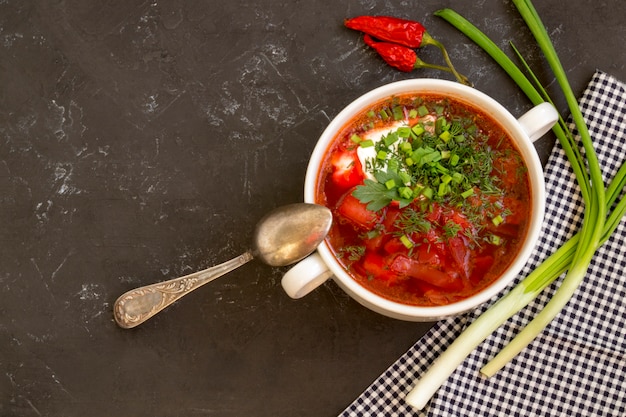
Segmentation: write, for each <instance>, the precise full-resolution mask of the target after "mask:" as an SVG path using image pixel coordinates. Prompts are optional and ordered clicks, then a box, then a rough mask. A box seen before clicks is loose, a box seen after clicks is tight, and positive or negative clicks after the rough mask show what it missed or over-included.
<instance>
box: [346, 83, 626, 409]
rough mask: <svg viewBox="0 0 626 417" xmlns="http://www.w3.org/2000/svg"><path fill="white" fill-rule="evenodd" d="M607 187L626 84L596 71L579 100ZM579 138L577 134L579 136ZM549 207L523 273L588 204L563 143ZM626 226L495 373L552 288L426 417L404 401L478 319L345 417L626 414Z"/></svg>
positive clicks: (452, 332)
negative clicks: (483, 371)
mask: <svg viewBox="0 0 626 417" xmlns="http://www.w3.org/2000/svg"><path fill="white" fill-rule="evenodd" d="M579 104H580V108H581V110H582V112H583V115H584V117H585V120H586V121H587V125H588V127H589V130H590V133H591V137H592V139H593V140H594V144H595V148H596V152H597V154H598V158H599V160H600V165H601V166H602V170H603V175H604V180H605V183H606V184H608V183H609V182H610V180H611V179H612V178H613V176H614V174H615V173H616V171H617V170H618V168H619V164H621V162H622V161H625V160H626V85H625V84H623V83H621V82H620V81H618V80H616V79H615V78H613V77H611V76H610V75H608V74H606V73H603V72H601V71H597V72H596V73H595V74H594V76H593V78H592V80H591V82H590V83H589V86H588V87H587V89H586V90H585V92H584V93H583V96H582V97H581V99H580V102H579ZM575 133H576V132H575ZM545 173H546V186H547V211H546V217H545V221H544V225H543V230H542V232H541V236H540V240H539V243H538V245H537V247H536V248H535V250H534V252H533V254H532V256H531V258H530V260H529V261H528V263H527V265H526V266H525V267H524V269H523V270H522V272H521V274H520V279H521V277H524V276H526V275H527V274H528V273H529V272H530V271H531V270H532V269H533V268H534V267H535V266H536V265H538V264H539V263H541V261H543V260H544V259H545V258H547V257H548V255H549V254H551V253H552V252H553V251H554V250H555V249H556V248H557V247H559V246H560V245H561V244H562V243H563V242H565V241H566V240H567V239H568V238H569V237H571V236H572V235H573V234H574V233H575V231H576V230H577V229H578V225H579V224H580V220H581V213H582V199H581V198H580V195H579V189H578V186H577V185H576V182H575V178H574V174H573V173H572V172H571V169H570V167H569V163H568V162H567V159H566V157H565V154H564V152H563V150H562V149H561V146H560V145H559V144H558V143H557V145H556V146H555V147H554V150H553V151H552V154H551V155H550V158H549V160H548V163H547V165H546V169H545ZM625 248H626V223H625V222H624V221H622V222H621V223H620V225H619V227H618V229H617V230H616V231H615V233H614V234H613V236H612V237H611V239H610V240H609V241H607V242H606V243H605V244H604V245H603V246H602V247H601V248H600V249H599V250H598V251H597V253H596V255H595V257H594V259H593V262H592V264H591V266H590V269H589V271H588V273H587V276H586V278H585V281H584V283H583V284H582V285H581V287H580V288H579V289H578V291H577V292H576V293H575V295H574V297H573V298H572V300H570V302H569V304H568V305H567V306H566V308H565V309H564V310H563V311H562V312H561V313H560V314H559V315H558V316H557V318H556V319H555V320H554V321H553V322H552V323H551V324H550V325H549V326H548V327H547V328H546V329H545V330H544V331H543V333H542V334H541V335H540V336H539V337H538V338H537V339H535V341H534V342H533V343H532V344H531V345H530V346H529V347H527V348H526V349H524V350H523V351H522V353H520V354H519V355H518V356H517V357H516V358H515V359H514V360H513V361H511V362H510V363H509V364H507V365H506V366H505V367H504V368H503V369H502V370H501V371H500V372H498V373H497V374H496V375H495V376H493V377H491V378H489V379H486V378H484V377H482V376H480V374H479V369H480V368H481V367H482V366H483V365H484V364H485V363H486V362H487V361H488V360H489V359H491V358H492V357H493V356H495V354H496V353H497V352H498V351H499V350H500V349H501V348H502V347H503V346H504V345H505V344H506V343H507V342H508V341H510V340H511V339H512V338H513V337H514V336H515V335H516V334H517V333H518V332H519V330H520V329H521V328H522V327H523V326H524V325H525V324H526V323H527V322H528V321H530V320H531V319H532V318H533V317H534V316H535V315H536V314H537V313H538V312H539V311H540V310H541V308H542V307H543V306H544V305H545V304H546V303H547V301H548V300H549V298H550V297H551V295H552V294H553V293H554V290H555V288H557V287H558V284H559V283H560V280H561V279H562V277H561V278H559V280H557V282H555V283H554V284H552V286H551V287H549V288H548V289H547V290H545V291H544V293H542V294H541V295H539V297H537V298H536V299H535V300H534V301H533V302H532V303H531V304H530V305H529V306H527V307H526V308H525V309H523V310H522V311H521V312H520V313H519V314H517V315H515V316H514V317H513V318H512V319H510V320H509V321H508V322H507V323H506V324H505V325H503V326H501V327H500V328H499V329H498V330H497V331H496V332H495V333H493V334H492V335H491V336H490V337H489V338H487V340H486V341H485V342H483V343H482V344H481V345H480V346H479V348H477V349H475V350H474V352H473V353H472V354H471V355H470V356H469V357H468V358H467V359H466V360H465V361H464V362H463V363H462V364H461V366H460V367H459V368H458V369H457V370H456V371H455V372H454V374H453V375H452V376H451V377H450V378H449V379H448V381H447V382H446V383H445V384H444V385H443V386H442V387H441V388H440V389H439V391H438V392H437V393H436V394H435V396H434V397H433V399H432V400H431V402H430V403H429V405H428V406H427V408H426V409H425V410H423V411H421V412H419V411H417V410H415V409H413V408H412V407H411V406H409V405H407V404H406V403H405V401H404V398H405V396H406V394H407V393H408V392H409V391H410V390H411V388H412V386H413V383H414V381H415V380H416V378H417V377H419V376H420V375H421V374H422V373H424V372H425V371H426V370H427V369H428V367H429V366H430V364H431V363H432V361H433V360H434V359H435V357H437V356H438V355H439V354H440V353H441V352H443V350H445V348H446V347H447V346H448V345H449V344H450V343H451V342H452V341H453V340H454V339H455V338H456V336H457V335H458V334H459V333H460V332H461V331H462V330H463V329H464V328H465V327H466V326H467V325H468V324H469V323H470V322H472V321H473V320H474V318H475V317H477V316H478V315H479V314H480V313H481V312H482V311H484V310H485V309H486V308H487V306H484V307H482V308H481V309H480V310H479V311H476V312H474V313H470V314H466V315H463V316H461V317H456V318H451V319H447V320H442V321H440V322H438V323H437V324H435V326H434V327H433V328H432V329H431V330H430V331H429V332H428V333H427V334H426V335H425V336H424V337H423V338H422V339H421V340H419V341H418V342H417V343H416V344H415V345H414V346H413V347H412V348H411V349H410V350H409V351H408V352H407V353H405V354H404V355H403V356H402V357H401V358H400V359H398V360H397V361H396V362H395V363H394V364H393V365H392V366H391V367H390V368H389V369H387V370H386V371H385V372H384V373H383V374H382V375H381V376H380V377H379V378H378V379H377V380H376V381H375V382H374V383H373V384H372V385H371V386H370V387H368V388H367V390H366V391H365V392H364V393H363V394H361V396H359V397H358V398H357V399H356V400H355V401H354V402H353V403H352V404H350V405H349V406H348V407H347V408H346V410H344V411H343V413H342V414H341V417H356V416H394V417H396V416H428V417H433V416H441V417H444V416H445V417H451V416H455V417H456V416H459V417H466V416H480V417H488V416H585V417H589V416H626V249H625Z"/></svg>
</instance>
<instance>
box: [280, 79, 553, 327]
mask: <svg viewBox="0 0 626 417" xmlns="http://www.w3.org/2000/svg"><path fill="white" fill-rule="evenodd" d="M420 92H422V93H436V94H443V95H449V96H451V97H453V98H457V99H460V100H462V101H465V102H469V103H471V104H473V105H474V106H476V107H478V108H480V109H482V110H483V111H485V112H487V113H488V114H490V115H491V116H492V117H494V118H495V119H496V120H497V121H499V123H500V124H501V125H502V126H503V127H504V128H505V130H507V131H508V132H509V134H510V136H511V138H513V140H514V141H515V142H516V144H517V147H518V149H519V151H520V153H521V155H522V157H523V158H524V161H525V163H526V165H527V167H528V173H529V177H530V186H531V193H532V208H531V218H530V222H529V227H528V232H527V235H526V240H525V242H524V244H523V245H522V247H521V250H520V251H519V253H518V254H517V256H516V257H515V259H514V260H513V261H512V262H511V264H510V266H509V267H508V268H507V270H506V271H505V272H504V273H503V274H502V275H501V277H500V278H499V279H497V280H496V281H495V282H493V283H492V284H491V285H490V286H488V287H486V288H485V289H483V290H482V291H480V292H479V293H477V294H475V295H473V296H471V297H469V298H466V299H463V300H461V301H458V302H455V303H452V304H448V305H442V306H435V307H419V306H411V305H406V304H401V303H397V302H394V301H390V300H388V299H385V298H383V297H381V296H379V295H376V294H374V293H372V292H370V291H368V290H367V289H365V288H364V287H362V286H361V285H360V284H358V283H357V282H356V281H355V280H354V279H353V278H351V277H350V275H348V274H347V273H346V272H345V270H344V268H343V267H342V266H341V265H340V263H339V262H338V261H337V259H336V258H335V256H334V255H333V253H332V251H331V249H330V248H329V246H328V244H327V243H326V242H323V243H322V244H321V245H320V246H319V247H318V248H317V251H316V252H315V253H313V254H312V255H310V256H309V257H308V258H306V259H304V260H302V261H300V263H298V264H296V265H295V266H294V267H292V268H291V269H290V270H289V271H288V272H287V273H286V274H285V276H284V277H283V279H282V285H283V288H284V290H285V291H286V292H287V294H288V295H289V296H290V297H292V298H300V297H302V296H304V295H306V294H308V293H309V292H310V291H312V290H313V289H315V288H316V287H317V286H319V285H320V284H322V283H323V282H324V281H326V280H327V279H329V278H332V279H333V280H334V281H335V282H336V283H337V284H338V285H339V286H340V287H341V288H342V289H343V290H344V291H345V292H346V293H348V294H349V295H350V296H351V297H352V298H354V299H355V300H356V301H358V302H359V303H361V304H362V305H364V306H365V307H367V308H369V309H371V310H373V311H376V312H378V313H380V314H383V315H386V316H389V317H393V318H397V319H401V320H409V321H433V320H438V319H440V318H443V317H448V316H453V315H458V314H460V313H463V312H466V311H468V310H471V309H473V308H475V307H477V306H479V305H480V304H482V303H484V302H486V301H487V300H489V299H491V298H492V297H494V296H495V295H497V294H498V293H499V292H500V291H502V290H503V289H504V288H505V287H506V286H507V285H508V284H509V283H510V282H511V281H512V280H513V279H514V278H515V277H516V276H517V275H518V273H519V272H520V270H521V269H522V267H523V266H524V264H525V263H526V261H527V260H528V257H529V256H530V253H531V251H532V249H533V248H534V246H535V244H536V242H537V238H538V235H539V231H540V229H541V225H542V222H543V216H544V212H545V185H544V176H543V168H542V165H541V161H540V160H539V157H538V156H537V152H536V150H535V148H534V146H533V141H534V140H537V139H538V138H540V137H541V136H543V135H544V134H545V133H546V132H547V131H548V130H550V129H551V128H552V126H553V125H554V124H555V123H556V120H557V118H558V114H557V112H556V110H555V109H554V108H553V107H552V106H551V105H550V104H548V103H543V104H540V105H538V106H536V107H534V108H532V109H531V110H530V111H528V112H527V113H526V114H524V115H523V116H522V117H520V118H519V119H516V118H515V117H514V116H513V115H511V114H510V113H509V112H508V111H507V110H506V109H505V108H504V107H503V106H502V105H500V104H499V103H498V102H496V101H495V100H494V99H492V98H491V97H489V96H487V95H486V94H484V93H482V92H480V91H478V90H476V89H474V88H471V87H467V86H465V85H462V84H459V83H456V82H451V81H445V80H437V79H414V80H407V81H399V82H395V83H391V84H387V85H384V86H382V87H379V88H376V89H375V90H372V91H370V92H369V93H366V94H364V95H363V96H361V97H359V98H357V99H356V100H354V101H353V102H352V103H351V104H349V105H348V106H347V107H346V108H345V109H343V110H342V111H341V112H340V113H339V114H338V115H337V116H336V117H335V118H334V119H333V120H332V121H331V123H330V124H329V125H328V127H327V128H326V129H325V130H324V132H323V133H322V135H321V137H320V138H319V140H318V142H317V145H316V146H315V149H314V150H313V153H312V155H311V159H310V160H309V165H308V168H307V172H306V177H305V183H304V201H305V202H308V203H315V190H316V182H317V178H318V173H319V169H320V164H321V161H322V159H323V157H324V154H325V152H326V151H327V149H328V147H329V144H330V143H331V141H332V140H333V139H334V138H335V137H336V135H337V133H338V131H339V130H341V129H342V128H343V127H344V126H345V125H346V124H347V123H348V122H349V121H350V120H351V119H352V117H353V116H354V115H355V114H357V113H361V112H363V111H364V110H365V111H367V109H369V108H370V107H371V106H372V105H373V104H375V103H377V102H379V101H381V100H384V99H386V98H389V97H392V96H394V95H400V94H411V93H420Z"/></svg>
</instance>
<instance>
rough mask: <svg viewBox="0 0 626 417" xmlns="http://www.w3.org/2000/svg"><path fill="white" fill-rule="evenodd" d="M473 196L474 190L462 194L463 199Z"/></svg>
mask: <svg viewBox="0 0 626 417" xmlns="http://www.w3.org/2000/svg"><path fill="white" fill-rule="evenodd" d="M471 195H474V189H473V188H470V189H469V190H465V191H463V192H462V193H461V197H463V198H467V197H469V196H471Z"/></svg>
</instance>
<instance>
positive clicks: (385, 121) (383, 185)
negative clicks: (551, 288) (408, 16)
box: [316, 94, 531, 306]
mask: <svg viewBox="0 0 626 417" xmlns="http://www.w3.org/2000/svg"><path fill="white" fill-rule="evenodd" d="M316 202H317V203H319V204H323V205H326V206H327V207H329V208H330V209H331V210H332V211H333V215H334V224H333V226H332V229H331V231H330V233H329V235H328V237H327V242H328V244H329V246H330V247H331V249H332V251H333V252H334V254H335V256H336V257H337V259H338V260H339V262H340V263H341V264H342V266H343V267H344V268H345V270H346V271H347V272H348V274H350V275H351V276H352V277H353V278H354V279H355V280H356V281H357V282H359V283H360V284H361V285H362V286H364V287H366V288H367V289H369V290H370V291H372V292H374V293H376V294H378V295H380V296H382V297H384V298H387V299H389V300H392V301H395V302H399V303H403V304H409V305H417V306H435V305H444V304H450V303H453V302H455V301H459V300H461V299H464V298H467V297H469V296H472V295H473V294H475V293H477V292H479V291H480V290H481V289H483V288H485V287H487V286H489V285H490V284H491V283H492V282H493V281H494V280H496V279H497V278H498V277H499V276H500V274H501V273H502V272H503V271H504V270H505V269H506V268H507V267H508V266H509V264H510V263H511V262H512V260H513V258H514V257H515V255H516V254H517V252H518V251H519V249H520V247H521V245H522V242H523V239H524V237H525V235H526V232H527V223H528V220H529V217H530V213H529V210H530V204H531V195H530V185H529V179H528V175H527V169H526V167H525V165H524V162H523V160H522V157H521V155H520V153H519V151H518V150H517V148H516V146H515V144H514V143H513V141H512V140H511V139H510V137H509V135H508V134H507V132H506V131H505V130H504V129H503V128H502V127H501V126H500V125H499V124H498V123H497V122H496V121H495V120H493V119H492V118H491V117H490V116H489V115H488V114H486V113H484V112H482V111H481V110H480V109H477V108H473V107H472V106H471V105H469V104H467V103H465V102H463V101H460V100H457V99H453V98H450V97H447V96H443V95H438V94H419V95H400V96H395V97H393V98H391V99H389V100H385V101H381V102H379V103H378V104H377V105H375V106H373V107H372V108H369V109H366V110H365V111H364V112H363V113H362V114H356V115H355V116H354V118H353V119H352V120H351V122H350V123H348V124H347V125H346V126H344V127H343V129H342V130H341V131H340V133H339V134H338V135H337V137H336V138H335V140H334V141H333V142H332V144H331V145H330V146H329V148H328V149H327V151H326V153H325V156H324V159H323V162H322V167H321V170H320V174H319V178H318V183H317V190H316Z"/></svg>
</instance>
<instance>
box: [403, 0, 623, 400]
mask: <svg viewBox="0 0 626 417" xmlns="http://www.w3.org/2000/svg"><path fill="white" fill-rule="evenodd" d="M513 3H514V4H515V6H516V7H517V8H518V10H519V11H520V14H521V15H522V17H523V18H524V20H525V21H526V22H527V25H528V26H529V28H530V30H531V32H532V33H533V35H534V36H535V38H536V39H537V42H538V44H539V46H540V47H541V49H542V51H543V52H544V55H545V56H546V59H547V61H548V63H549V65H550V66H551V68H552V70H553V72H554V74H555V76H556V79H557V82H558V83H559V86H560V87H561V90H562V91H563V94H564V95H565V98H566V101H567V104H568V107H569V109H570V112H571V117H572V120H573V121H574V123H575V124H576V127H577V129H578V132H579V134H580V136H581V142H582V145H583V149H584V152H585V155H586V160H585V158H583V156H582V154H581V151H580V149H579V148H578V145H577V143H576V142H575V140H574V137H573V134H572V133H571V131H570V130H569V128H568V126H567V125H566V123H565V121H564V120H563V118H560V120H559V122H558V123H557V124H556V125H555V126H554V128H553V131H554V133H555V135H556V137H557V139H558V140H559V142H560V143H561V146H562V147H563V150H564V152H565V154H566V156H567V158H568V160H569V162H570V164H571V167H572V170H573V172H574V175H575V176H576V180H577V182H578V184H579V187H580V191H581V195H582V198H583V201H584V204H585V214H584V218H583V222H582V225H581V228H580V230H579V231H578V233H576V234H575V235H574V236H573V237H572V238H570V239H569V240H568V241H567V242H565V243H564V244H563V245H562V246H561V247H560V248H558V249H557V250H556V251H555V252H554V253H553V254H552V255H550V256H549V257H548V258H547V259H546V260H545V261H544V262H542V263H541V264H540V265H539V266H538V267H537V268H536V269H534V270H533V271H532V272H531V273H530V274H529V275H528V276H527V277H526V278H525V279H523V280H522V281H521V282H520V283H519V284H518V285H517V286H515V287H514V288H513V289H512V290H511V291H510V292H508V293H507V294H506V295H504V296H503V297H501V298H500V299H499V300H498V301H497V302H496V303H495V304H494V305H493V306H491V307H490V308H489V309H488V310H487V311H485V312H484V313H482V314H481V315H480V316H479V317H478V318H477V319H476V320H475V321H474V322H473V323H472V324H470V325H469V326H468V327H467V328H466V329H465V331H463V332H462V333H461V334H460V335H459V336H458V337H457V339H456V340H455V341H454V342H453V343H452V344H451V345H450V346H449V347H448V348H447V349H446V351H444V352H443V353H442V354H441V355H440V356H439V357H438V358H437V359H436V360H435V361H434V362H433V363H432V364H431V367H430V369H429V370H428V371H427V372H426V373H425V374H423V375H422V376H421V378H420V379H419V380H418V381H417V383H416V385H415V386H414V388H413V389H412V390H411V392H410V393H409V394H408V396H407V397H406V401H407V402H408V403H409V404H410V405H412V406H414V407H416V408H419V409H422V408H423V407H424V406H425V405H426V403H427V402H428V401H429V399H430V398H431V397H432V395H433V394H434V393H435V392H436V391H437V389H438V388H439V387H440V386H441V385H442V384H443V383H444V382H445V381H446V380H447V379H448V377H449V376H450V374H452V372H454V370H455V369H456V368H457V367H458V366H459V365H460V364H461V362H463V360H464V359H465V358H466V357H467V356H468V355H469V354H470V353H471V352H472V351H473V350H474V349H475V348H476V347H477V346H478V345H479V344H480V343H482V342H483V341H484V340H485V339H486V338H487V337H488V336H489V335H490V334H491V333H493V331H495V330H496V329H497V328H498V327H500V325H502V324H503V323H504V322H505V321H507V320H508V319H509V318H510V317H512V316H513V315H515V314H516V313H517V312H519V311H520V310H521V309H522V308H524V307H526V306H527V305H528V304H529V303H530V302H531V301H532V300H534V299H535V298H536V297H537V296H538V295H539V294H540V293H541V292H542V291H543V290H544V289H545V288H546V287H547V286H549V285H550V284H551V283H552V282H554V281H555V280H556V279H557V278H558V277H559V276H561V275H562V274H563V273H565V272H567V274H566V276H565V277H564V279H563V281H562V284H561V285H560V287H559V288H558V289H557V291H556V292H555V294H554V295H553V297H552V299H551V300H550V302H549V303H548V304H546V306H545V307H544V309H543V310H542V311H541V312H540V313H539V314H538V315H537V316H536V317H535V318H534V319H533V320H532V321H531V322H530V323H529V324H528V325H527V326H526V327H525V328H524V329H523V330H522V331H521V332H520V333H519V334H518V336H517V337H516V338H514V339H513V340H512V341H511V342H510V343H509V345H507V346H506V347H505V348H504V349H503V350H502V351H501V352H500V354H499V355H497V356H496V357H495V358H494V359H493V360H492V361H491V362H489V363H488V364H487V365H486V366H485V367H483V368H482V369H481V372H482V373H483V374H485V375H487V376H489V375H493V374H494V373H495V372H497V370H499V369H500V368H501V367H502V366H504V365H505V364H506V363H507V362H508V361H509V360H510V359H512V358H513V357H514V356H515V355H516V354H517V353H519V352H520V351H521V350H522V349H523V348H524V347H526V346H527V345H528V344H529V343H530V342H531V341H532V340H533V339H534V338H535V337H536V336H537V335H538V334H539V333H541V331H543V329H544V328H545V327H546V326H547V325H548V324H549V323H550V321H551V320H552V319H553V318H554V317H555V316H556V315H557V314H558V313H559V312H560V311H561V310H562V309H563V307H564V306H565V305H566V304H567V302H568V301H569V300H570V299H571V297H572V296H573V294H574V292H575V291H576V289H577V288H578V286H579V285H580V283H581V282H582V280H583V279H584V277H585V275H586V273H587V270H588V267H589V264H590V262H591V259H592V257H593V255H594V254H595V251H596V250H597V249H598V248H599V247H600V246H601V245H602V244H603V243H604V242H605V241H606V240H607V239H608V238H609V237H610V236H611V234H612V233H613V232H614V230H615V229H616V228H617V226H618V224H619V222H620V220H621V218H622V217H623V216H624V214H626V199H623V198H622V199H621V200H620V201H619V202H618V203H617V204H616V205H615V207H614V208H613V210H612V212H611V214H610V215H609V216H608V217H607V213H608V212H609V210H610V209H611V207H612V206H613V204H614V203H615V202H616V201H617V199H618V198H619V197H620V195H621V190H622V189H623V187H624V186H625V185H626V165H622V167H621V168H620V169H619V171H618V173H617V174H616V176H615V178H614V179H613V181H612V182H611V184H610V185H609V187H608V188H607V189H606V190H605V188H604V183H603V180H602V172H601V170H600V166H599V163H598V159H597V156H596V154H595V150H594V148H593V143H592V141H591V137H590V134H589V131H588V129H587V126H586V123H585V121H584V118H583V116H582V113H581V112H580V108H579V107H578V102H577V100H576V97H575V96H574V94H573V92H572V89H571V86H570V85H569V82H568V80H567V77H566V75H565V71H564V70H563V67H562V65H561V64H560V61H559V58H558V56H557V54H556V51H555V50H554V47H553V45H552V43H551V41H550V38H549V35H548V34H547V31H546V30H545V27H544V26H543V23H542V22H541V20H540V18H539V16H538V14H537V12H536V11H535V9H534V7H533V6H532V4H531V2H530V1H529V0H513ZM435 15H437V16H439V17H441V18H443V19H444V20H446V21H448V22H449V23H451V24H452V25H453V26H454V27H456V28H457V29H459V30H460V31H461V32H462V33H464V34H465V35H466V36H468V37H469V38H470V39H471V40H473V41H474V42H475V43H476V44H477V45H479V46H480V47H481V48H483V49H484V50H485V51H486V52H487V53H488V54H489V55H490V56H491V57H492V58H494V60H495V61H496V62H497V63H498V64H499V65H500V66H501V67H502V68H503V69H504V70H505V72H507V74H508V75H509V76H510V77H511V78H512V79H513V80H514V81H515V82H516V84H517V85H518V86H519V87H520V88H521V89H522V91H523V92H524V93H525V94H526V95H527V96H528V98H529V99H530V100H531V102H532V103H533V104H535V105H537V104H540V103H542V102H544V101H546V100H548V101H549V97H548V96H547V93H546V92H545V90H544V89H543V88H541V86H540V85H539V87H536V86H535V85H534V84H533V81H534V82H535V83H536V84H538V82H537V80H536V77H535V76H534V74H532V77H533V81H531V80H529V79H528V78H527V77H526V75H525V74H524V73H523V72H522V71H521V70H520V69H519V68H518V67H517V65H515V64H514V63H513V61H511V59H510V58H509V57H508V56H507V55H506V54H505V53H504V52H503V51H502V50H501V49H500V48H499V47H498V46H497V45H496V44H495V43H494V42H493V41H491V40H490V39H489V38H488V37H487V36H486V35H484V34H483V33H482V32H481V31H480V30H479V29H478V28H476V27H475V26H474V25H472V24H471V23H470V22H468V21H467V20H466V19H465V18H463V17H462V16H460V15H459V14H458V13H456V12H454V11H453V10H451V9H443V10H440V11H438V12H436V13H435Z"/></svg>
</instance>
